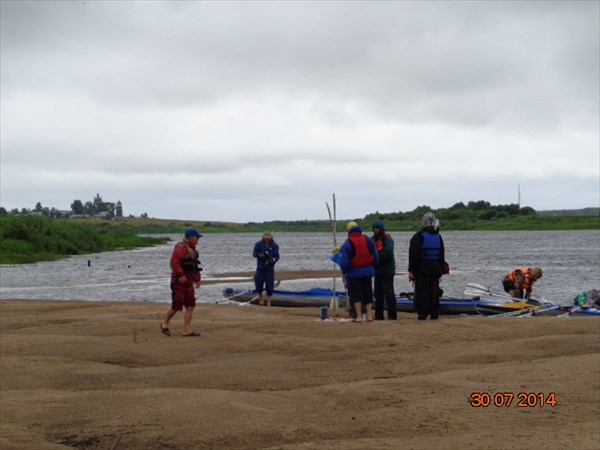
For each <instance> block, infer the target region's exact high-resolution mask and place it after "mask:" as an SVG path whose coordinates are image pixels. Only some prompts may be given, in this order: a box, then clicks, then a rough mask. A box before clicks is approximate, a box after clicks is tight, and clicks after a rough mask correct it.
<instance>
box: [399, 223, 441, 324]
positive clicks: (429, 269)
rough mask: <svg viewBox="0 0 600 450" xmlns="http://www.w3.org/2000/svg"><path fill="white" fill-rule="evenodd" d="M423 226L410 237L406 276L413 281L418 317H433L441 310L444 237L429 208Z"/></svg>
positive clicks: (433, 318)
mask: <svg viewBox="0 0 600 450" xmlns="http://www.w3.org/2000/svg"><path fill="white" fill-rule="evenodd" d="M421 224H422V228H421V230H420V231H418V232H416V233H415V234H414V235H413V237H412V238H411V240H410V244H409V248H408V280H409V281H411V282H413V283H414V290H415V293H414V298H413V301H414V304H415V310H416V311H417V318H418V319H419V320H425V319H426V318H427V316H429V317H430V319H431V320H436V319H437V318H438V317H439V313H440V291H441V289H440V278H441V276H442V274H443V269H444V261H445V254H444V240H443V239H442V236H441V235H440V233H439V221H438V220H437V219H436V218H435V215H434V214H433V213H432V212H428V213H426V214H425V215H424V216H423V219H422V221H421Z"/></svg>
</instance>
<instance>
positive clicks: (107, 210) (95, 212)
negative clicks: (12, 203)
mask: <svg viewBox="0 0 600 450" xmlns="http://www.w3.org/2000/svg"><path fill="white" fill-rule="evenodd" d="M8 215H15V216H16V215H23V216H42V217H49V218H53V219H68V218H97V219H107V220H110V219H114V218H118V217H123V205H122V204H121V201H120V200H119V201H117V202H116V203H115V202H105V201H103V200H102V197H101V196H100V194H99V193H98V194H96V196H95V197H94V199H93V200H88V201H86V202H85V203H84V202H82V201H81V200H79V199H76V200H73V203H71V209H69V210H61V209H57V208H54V207H50V208H49V207H47V206H42V203H41V202H37V203H36V204H35V207H34V208H33V209H28V208H21V209H20V210H19V209H18V208H13V209H11V210H10V211H8V210H6V208H4V207H3V206H0V217H5V216H8ZM129 217H134V216H133V215H129ZM140 217H142V218H146V217H148V214H147V213H143V214H142V215H141V216H140Z"/></svg>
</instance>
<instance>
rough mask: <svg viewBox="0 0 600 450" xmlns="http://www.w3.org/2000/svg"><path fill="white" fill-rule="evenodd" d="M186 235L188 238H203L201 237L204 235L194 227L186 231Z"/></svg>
mask: <svg viewBox="0 0 600 450" xmlns="http://www.w3.org/2000/svg"><path fill="white" fill-rule="evenodd" d="M185 237H186V238H189V237H197V238H201V237H202V235H201V234H200V233H198V232H197V231H196V230H193V229H191V230H187V231H186V232H185Z"/></svg>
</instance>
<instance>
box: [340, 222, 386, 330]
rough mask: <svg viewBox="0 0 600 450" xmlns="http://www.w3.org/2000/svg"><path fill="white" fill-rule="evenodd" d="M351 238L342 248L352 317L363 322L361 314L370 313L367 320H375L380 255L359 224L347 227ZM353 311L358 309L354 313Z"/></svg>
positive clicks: (344, 273)
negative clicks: (363, 308) (376, 270)
mask: <svg viewBox="0 0 600 450" xmlns="http://www.w3.org/2000/svg"><path fill="white" fill-rule="evenodd" d="M346 230H347V231H348V239H346V241H345V242H344V243H343V244H342V246H341V247H340V255H339V265H340V269H341V271H342V274H343V276H344V282H345V283H346V285H347V287H348V300H349V303H350V308H351V309H350V315H351V316H353V318H354V321H355V322H362V319H361V311H362V307H363V306H364V307H365V309H366V311H367V321H368V322H371V321H373V277H374V276H375V266H376V265H377V264H378V263H379V254H378V253H377V249H376V248H375V244H374V243H373V241H372V240H371V239H370V238H369V237H367V236H365V235H364V234H363V232H362V229H361V228H360V227H359V226H358V225H357V223H356V222H349V223H348V224H347V225H346ZM352 308H353V309H354V310H352Z"/></svg>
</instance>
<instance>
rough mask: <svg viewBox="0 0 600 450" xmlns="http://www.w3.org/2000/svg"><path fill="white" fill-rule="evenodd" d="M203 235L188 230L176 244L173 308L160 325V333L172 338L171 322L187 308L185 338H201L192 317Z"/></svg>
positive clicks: (172, 274)
mask: <svg viewBox="0 0 600 450" xmlns="http://www.w3.org/2000/svg"><path fill="white" fill-rule="evenodd" d="M201 237H202V235H201V234H200V233H198V232H197V231H196V230H187V231H186V232H185V234H184V238H183V240H182V241H181V242H178V243H177V244H175V248H173V253H172V255H171V261H170V264H171V307H170V308H169V311H167V315H166V317H165V319H164V320H163V321H162V322H161V323H160V331H161V333H162V334H164V335H165V336H171V331H170V330H169V322H170V320H171V319H172V318H173V316H174V315H175V314H177V311H181V310H182V309H183V307H184V306H185V313H184V314H183V336H186V337H187V336H200V333H196V332H194V331H192V328H191V326H192V315H193V314H194V308H195V307H196V289H198V288H199V287H200V284H201V276H200V271H201V270H202V268H201V267H200V261H199V260H198V258H199V255H198V250H196V246H197V245H198V239H199V238H201Z"/></svg>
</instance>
